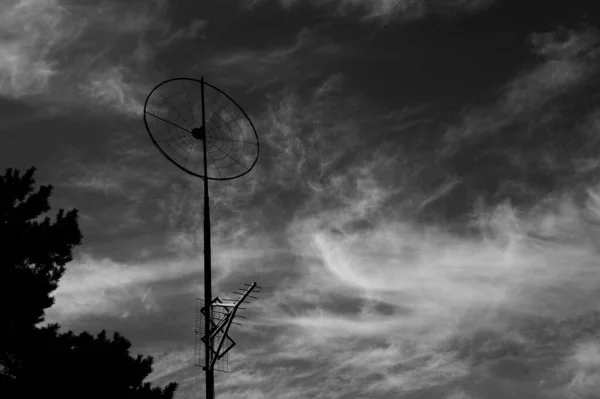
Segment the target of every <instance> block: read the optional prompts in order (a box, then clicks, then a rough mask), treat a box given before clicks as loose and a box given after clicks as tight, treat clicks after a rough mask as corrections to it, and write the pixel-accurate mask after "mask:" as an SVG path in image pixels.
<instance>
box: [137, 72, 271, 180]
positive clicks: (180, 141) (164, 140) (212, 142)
mask: <svg viewBox="0 0 600 399" xmlns="http://www.w3.org/2000/svg"><path fill="white" fill-rule="evenodd" d="M203 121H204V124H203ZM144 124H145V125H146V130H147V131H148V134H149V135H150V138H151V139H152V142H153V143H154V145H155V146H156V147H157V148H158V150H159V151H160V152H161V153H162V154H163V155H164V156H165V157H166V158H167V159H168V160H169V161H171V162H172V163H173V164H175V166H177V167H178V168H179V169H181V170H183V171H184V172H187V173H189V174H191V175H193V176H197V177H200V178H202V179H204V178H207V179H209V180H230V179H235V178H237V177H240V176H243V175H245V174H246V173H248V172H250V170H251V169H252V168H253V167H254V165H255V164H256V161H257V159H258V150H259V144H258V135H257V134H256V129H255V128H254V125H253V124H252V121H251V120H250V118H249V117H248V115H247V114H246V112H244V110H243V109H242V108H241V107H240V106H239V105H238V104H237V103H236V102H235V101H234V100H233V99H232V98H231V97H229V96H228V95H227V94H225V93H224V92H223V91H221V90H219V89H218V88H216V87H215V86H213V85H211V84H209V83H207V82H206V81H204V80H198V79H193V78H174V79H169V80H165V81H164V82H162V83H160V84H159V85H157V86H156V87H155V88H154V89H152V91H151V92H150V94H148V97H147V98H146V103H145V104H144ZM204 141H205V142H206V143H203V142H204ZM204 144H206V148H205V149H204V148H203V147H204ZM204 154H206V156H205V155H204ZM205 158H206V165H205V164H204V161H205Z"/></svg>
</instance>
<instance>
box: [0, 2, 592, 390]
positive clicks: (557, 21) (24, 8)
mask: <svg viewBox="0 0 600 399" xmlns="http://www.w3.org/2000/svg"><path fill="white" fill-rule="evenodd" d="M585 3H588V2H583V1H578V0H569V1H563V2H559V1H537V0H535V1H534V0H531V1H530V0H527V1H521V2H515V1H512V2H511V1H509V0H506V1H504V0H437V1H434V0H279V1H276V0H227V1H225V0H202V1H167V0H130V1H125V0H101V1H97V0H90V1H70V0H19V1H15V0H5V1H2V2H1V3H0V168H1V169H2V170H4V169H5V168H7V167H16V168H20V169H25V168H28V167H29V166H36V167H37V168H38V173H37V178H38V181H39V182H40V183H42V184H53V185H54V186H55V189H54V192H53V198H52V203H51V204H52V206H53V207H55V208H58V207H62V208H67V209H69V208H77V209H79V211H80V224H81V228H82V232H83V235H84V244H83V245H82V246H81V247H80V248H79V249H78V251H77V256H76V259H75V260H74V261H73V262H72V263H71V264H69V265H68V269H67V272H66V274H65V276H64V278H63V279H62V280H61V284H60V286H59V288H58V290H57V291H56V293H55V297H56V303H55V305H54V306H53V307H52V308H51V309H49V311H48V312H47V320H48V321H51V322H58V323H60V324H61V325H62V326H63V328H64V329H65V330H66V329H72V330H74V331H82V330H87V331H89V332H92V333H97V332H99V331H100V330H101V329H103V328H105V329H107V330H108V331H109V332H112V331H119V332H121V333H122V334H124V335H125V336H126V337H127V338H128V339H129V340H131V341H132V344H133V349H134V352H141V353H144V354H146V355H153V356H154V357H155V367H154V372H153V374H152V375H151V376H150V377H151V380H152V381H153V382H155V383H156V384H164V383H166V382H168V381H176V382H178V383H179V384H180V388H179V390H178V393H177V398H178V399H183V398H186V399H187V398H190V399H191V398H201V397H203V395H204V394H203V392H204V381H203V375H202V370H201V369H200V368H197V367H194V365H193V364H194V318H195V298H196V297H199V298H202V297H203V285H202V283H203V271H202V270H203V258H202V256H203V255H202V254H203V253H202V223H203V222H202V196H203V189H202V184H201V181H200V180H199V179H197V178H193V177H192V176H188V175H185V174H184V173H183V172H181V171H180V170H179V169H177V168H176V167H175V166H173V164H171V163H170V162H169V161H168V160H167V159H165V158H164V157H162V156H161V155H160V154H159V152H158V151H157V150H156V149H155V148H154V147H153V145H152V142H151V140H150V138H149V136H148V134H147V133H146V129H145V127H144V123H143V119H142V113H143V104H144V101H145V98H146V96H147V94H148V93H149V92H150V90H151V89H152V88H153V87H154V86H155V85H157V84H158V83H160V82H161V81H163V80H166V79H169V78H173V77H178V76H188V77H198V78H199V77H200V76H204V77H205V78H206V80H207V81H208V82H210V83H211V84H213V85H215V86H217V87H219V88H220V89H221V90H223V91H225V92H226V93H228V94H229V95H231V96H232V97H233V98H235V100H236V101H237V102H238V103H239V104H241V105H242V106H243V107H244V109H245V110H246V112H247V113H248V115H249V116H250V117H251V118H252V120H253V122H254V125H255V126H256V130H257V132H258V135H259V138H260V148H261V154H260V158H259V160H258V162H257V164H256V166H255V167H254V169H253V170H252V171H251V172H250V173H249V174H248V175H246V176H244V177H242V178H240V179H237V180H233V181H226V182H215V183H211V206H212V231H213V241H212V242H213V293H214V295H219V296H221V297H230V295H231V294H230V292H231V291H233V290H235V289H236V288H237V287H239V286H241V285H242V284H244V283H252V282H253V281H256V282H258V284H259V285H261V286H262V287H263V289H262V292H261V294H260V299H259V300H258V301H254V302H253V303H252V304H250V305H248V306H247V310H246V311H244V315H245V316H246V317H247V319H245V320H243V325H242V326H233V328H232V330H231V335H232V337H233V338H234V339H235V340H236V341H237V346H236V347H235V349H234V350H233V351H232V352H231V354H230V356H229V371H230V372H229V373H228V374H224V373H217V375H216V390H217V394H218V397H219V398H241V399H259V398H288V399H300V398H322V399H325V398H331V399H334V398H335V399H337V398H340V399H341V398H345V399H350V398H407V399H408V398H410V399H417V398H419V399H424V398H427V399H438V398H440V399H504V398H527V399H538V398H539V399H542V398H544V399H545V398H556V399H562V398H594V397H597V396H594V395H595V394H597V392H599V391H600V312H599V311H598V309H599V306H600V265H599V264H598V252H599V251H600V240H599V239H600V174H599V171H600V158H599V155H598V154H599V151H600V140H599V135H600V94H598V93H599V90H598V88H599V87H600V63H599V60H598V58H599V56H600V31H599V30H598V28H599V27H600V23H599V19H598V17H597V16H594V13H593V12H592V11H593V10H592V8H591V7H588V8H586V7H587V6H586V4H585ZM240 321H241V320H240Z"/></svg>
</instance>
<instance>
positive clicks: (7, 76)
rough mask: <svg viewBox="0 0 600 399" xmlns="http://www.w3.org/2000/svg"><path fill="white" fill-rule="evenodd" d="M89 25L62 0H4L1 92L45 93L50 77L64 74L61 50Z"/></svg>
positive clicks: (1, 10)
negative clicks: (64, 4) (77, 16)
mask: <svg viewBox="0 0 600 399" xmlns="http://www.w3.org/2000/svg"><path fill="white" fill-rule="evenodd" d="M67 20H69V21H70V22H69V23H67ZM85 27H86V23H85V22H82V21H81V20H77V19H76V20H75V22H73V21H72V20H71V18H70V12H69V10H68V9H67V8H65V7H63V6H62V5H61V3H60V1H59V0H19V1H12V0H10V1H7V2H3V4H2V5H0V36H1V38H0V95H2V96H9V97H17V98H18V97H22V96H27V95H35V94H39V93H42V92H44V91H45V90H46V89H47V88H48V85H49V81H50V79H51V78H52V77H54V76H56V75H57V74H60V73H61V70H62V68H61V66H60V65H59V59H58V53H59V52H60V51H61V50H62V49H64V48H65V47H68V46H69V45H70V44H71V43H73V41H75V40H77V38H78V37H79V36H80V35H81V33H82V31H83V29H84V28H85Z"/></svg>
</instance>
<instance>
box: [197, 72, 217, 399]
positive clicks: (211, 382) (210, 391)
mask: <svg viewBox="0 0 600 399" xmlns="http://www.w3.org/2000/svg"><path fill="white" fill-rule="evenodd" d="M200 90H201V97H202V126H201V128H202V129H204V131H206V114H205V106H204V77H202V78H201V79H200ZM202 158H203V162H204V179H203V180H204V304H205V306H206V314H205V315H204V326H205V332H204V336H205V337H206V342H205V343H204V344H205V346H206V359H205V360H206V364H205V370H206V399H214V397H215V374H214V371H213V370H212V367H211V357H212V356H214V355H213V354H212V345H211V344H212V342H211V341H212V339H210V324H211V316H212V315H211V312H212V306H211V303H212V287H211V270H210V269H211V264H210V258H211V253H210V209H209V203H208V166H207V161H206V134H204V137H203V140H202Z"/></svg>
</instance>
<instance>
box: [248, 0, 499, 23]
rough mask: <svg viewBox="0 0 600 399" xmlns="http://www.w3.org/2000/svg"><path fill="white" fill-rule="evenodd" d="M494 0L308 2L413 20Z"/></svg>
mask: <svg viewBox="0 0 600 399" xmlns="http://www.w3.org/2000/svg"><path fill="white" fill-rule="evenodd" d="M260 1H261V0H250V1H249V2H248V4H251V5H253V4H256V3H258V2H260ZM495 2H496V0H446V1H436V0H315V1H313V2H312V4H314V5H316V6H320V7H323V6H329V5H332V4H333V5H335V6H336V8H337V10H338V11H339V12H342V13H346V12H348V11H350V10H354V9H357V8H358V9H361V10H362V11H363V12H364V13H365V18H366V19H369V20H372V19H376V20H389V19H392V18H398V19H401V20H413V19H418V18H422V17H424V16H425V15H427V14H429V13H444V14H454V13H461V12H472V11H478V10H481V9H485V8H487V7H489V6H491V5H492V4H494V3H495ZM280 3H281V5H282V6H284V7H290V6H293V5H295V4H297V3H299V1H298V0H280Z"/></svg>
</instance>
